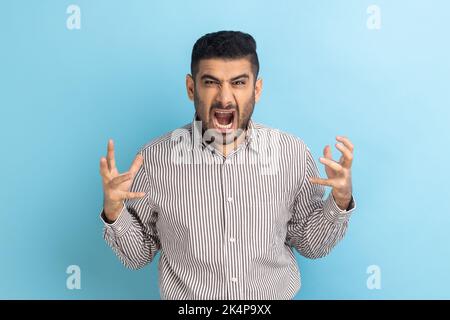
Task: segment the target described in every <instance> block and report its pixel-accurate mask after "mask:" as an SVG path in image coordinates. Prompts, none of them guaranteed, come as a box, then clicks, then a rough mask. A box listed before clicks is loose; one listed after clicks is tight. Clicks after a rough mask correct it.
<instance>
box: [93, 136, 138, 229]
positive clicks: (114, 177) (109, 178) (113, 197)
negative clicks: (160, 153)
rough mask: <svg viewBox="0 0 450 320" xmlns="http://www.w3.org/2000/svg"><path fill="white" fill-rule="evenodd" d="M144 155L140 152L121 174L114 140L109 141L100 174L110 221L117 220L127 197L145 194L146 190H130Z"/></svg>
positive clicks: (106, 210)
mask: <svg viewBox="0 0 450 320" xmlns="http://www.w3.org/2000/svg"><path fill="white" fill-rule="evenodd" d="M143 160H144V159H143V157H142V156H141V155H140V154H138V155H137V156H136V158H134V160H133V163H132V164H131V167H130V169H129V170H128V171H127V172H124V173H122V174H119V172H118V171H117V168H116V161H115V159H114V142H113V141H112V140H111V139H110V140H109V141H108V153H107V155H106V158H105V157H102V158H101V159H100V174H101V176H102V180H103V211H104V213H105V216H106V218H107V219H108V220H109V222H114V221H116V219H117V217H118V216H119V214H120V212H121V211H122V208H123V201H124V200H126V199H137V198H142V197H144V196H145V192H130V187H131V183H132V182H133V178H134V176H135V175H136V173H137V172H138V170H139V168H140V167H141V165H142V163H143Z"/></svg>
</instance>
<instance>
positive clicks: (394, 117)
mask: <svg viewBox="0 0 450 320" xmlns="http://www.w3.org/2000/svg"><path fill="white" fill-rule="evenodd" d="M219 30H239V31H244V32H247V33H250V34H251V35H252V36H253V37H254V38H255V39H256V42H257V45H258V47H257V51H258V54H259V60H260V65H261V69H260V77H261V78H262V79H263V81H264V87H263V93H262V96H261V100H260V102H259V103H257V105H256V107H255V112H254V114H253V119H254V120H255V121H257V122H260V123H263V124H265V125H268V126H270V127H274V128H278V129H281V130H283V131H286V132H288V133H292V134H294V135H296V136H298V137H300V138H301V139H302V140H303V141H304V142H305V143H306V144H307V145H308V146H309V147H310V149H311V151H312V154H313V156H314V158H315V160H316V161H317V163H318V166H319V168H320V172H321V174H322V176H324V175H325V174H324V170H323V165H321V164H320V163H319V162H318V158H319V157H320V156H321V154H322V150H323V147H324V146H325V145H327V144H331V145H332V146H333V144H334V142H335V140H334V139H335V136H336V135H345V136H348V137H349V138H350V139H351V140H352V142H353V143H354V145H355V156H354V162H353V167H352V175H353V190H354V197H355V200H356V206H357V209H356V212H355V213H354V214H353V215H352V217H351V220H350V224H349V229H348V231H347V234H346V237H345V238H344V240H343V241H342V242H340V243H339V244H338V246H337V247H336V248H335V249H334V250H333V251H332V253H331V254H330V255H329V256H327V257H325V258H322V259H317V260H308V259H306V258H304V257H302V256H300V255H299V254H298V253H297V252H296V257H297V260H298V263H299V266H300V270H301V274H302V288H301V291H300V292H299V293H298V294H297V296H296V297H295V298H296V299H317V298H319V299H345V298H356V299H401V298H424V299H427V298H447V299H449V298H450V289H449V288H450V272H449V270H450V246H449V243H450V232H449V229H450V202H449V200H448V198H449V195H450V192H449V181H450V175H449V159H450V151H449V150H450V149H449V147H450V129H449V125H450V98H449V97H450V96H449V91H450V42H449V40H448V39H449V31H450V3H449V2H448V1H444V0H441V1H438V0H432V1H428V0H417V1H406V0H397V1H387V0H374V1H366V0H350V1H323V0H321V1H318V0H304V1H298V0H290V1H260V0H245V1H242V0H239V1H235V0H229V1H221V2H217V1H200V0H197V1H175V0H172V1H144V0H132V1H123V0H122V1H119V0H117V1H106V0H95V1H92V0H89V1H87V0H74V1H60V0H58V1H57V0H53V1H51V0H42V1H21V0H2V1H1V2H0V120H1V125H0V139H1V140H0V142H1V145H0V146H1V156H0V165H1V184H0V197H1V201H0V203H1V205H0V226H1V227H0V228H1V232H0V298H2V299H15V298H18V299H122V298H123V299H159V298H160V294H159V287H158V260H159V254H158V256H157V257H156V258H155V260H154V261H153V262H152V263H151V264H150V265H148V266H147V267H145V268H143V269H141V270H138V271H133V270H128V269H126V268H125V267H124V266H122V264H121V263H120V261H119V260H118V259H117V257H116V256H115V254H114V253H113V252H112V250H111V249H110V248H109V247H108V246H107V244H106V243H105V241H104V240H103V238H102V227H103V225H102V222H101V220H100V218H99V214H100V212H101V209H102V201H103V195H102V184H101V178H100V175H99V160H100V157H101V156H104V155H105V154H106V144H107V141H108V139H109V138H113V139H114V141H115V145H116V158H117V164H118V167H119V170H120V171H121V172H122V171H125V170H127V169H128V167H129V165H130V164H131V161H132V160H133V158H134V156H135V154H136V152H137V151H138V150H139V149H140V148H141V147H142V146H143V145H144V144H145V143H147V142H148V141H150V140H152V139H154V138H156V137H158V136H160V135H162V134H164V133H166V132H168V131H170V130H173V129H175V128H178V127H180V126H182V125H184V124H186V123H188V122H190V121H191V120H192V117H193V112H194V106H193V104H192V102H191V101H190V100H189V99H188V97H187V94H186V88H185V76H186V74H187V73H189V72H190V58H191V57H190V54H191V51H192V46H193V44H194V42H195V41H196V40H197V39H198V38H199V37H201V36H202V35H204V34H206V33H209V32H214V31H219ZM333 152H334V156H335V157H337V156H338V152H337V150H336V149H335V148H334V147H333ZM328 192H329V190H328Z"/></svg>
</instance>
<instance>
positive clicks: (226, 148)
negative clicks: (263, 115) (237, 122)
mask: <svg viewBox="0 0 450 320" xmlns="http://www.w3.org/2000/svg"><path fill="white" fill-rule="evenodd" d="M246 133H247V129H246V130H244V131H242V132H241V134H240V135H239V136H238V137H237V138H236V139H235V140H234V141H233V142H231V143H229V144H225V145H224V144H220V145H218V144H215V143H214V142H213V144H214V148H216V149H218V150H220V151H221V153H222V154H223V155H224V156H228V155H229V154H230V153H231V152H232V151H233V150H236V149H237V148H238V147H239V146H240V144H241V143H243V142H244V139H245V135H246Z"/></svg>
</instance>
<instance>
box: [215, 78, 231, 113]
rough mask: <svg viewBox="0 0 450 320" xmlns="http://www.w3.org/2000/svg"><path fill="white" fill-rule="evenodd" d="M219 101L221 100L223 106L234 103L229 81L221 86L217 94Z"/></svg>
mask: <svg viewBox="0 0 450 320" xmlns="http://www.w3.org/2000/svg"><path fill="white" fill-rule="evenodd" d="M217 101H218V102H220V104H221V105H222V107H227V106H229V105H233V104H234V96H233V91H232V90H231V88H230V86H229V85H228V84H227V83H224V84H223V85H222V86H220V88H219V92H218V94H217Z"/></svg>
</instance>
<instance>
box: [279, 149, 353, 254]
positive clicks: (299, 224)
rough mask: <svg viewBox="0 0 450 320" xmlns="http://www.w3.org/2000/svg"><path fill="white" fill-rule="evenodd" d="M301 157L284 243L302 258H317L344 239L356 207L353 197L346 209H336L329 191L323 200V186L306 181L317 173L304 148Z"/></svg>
mask: <svg viewBox="0 0 450 320" xmlns="http://www.w3.org/2000/svg"><path fill="white" fill-rule="evenodd" d="M305 158H306V159H305V161H304V163H305V170H304V171H305V174H304V175H303V179H302V183H301V185H300V188H299V191H298V192H297V194H296V195H295V199H294V205H293V213H292V217H291V219H290V220H289V222H288V225H287V236H286V243H287V244H288V245H290V246H292V247H294V248H296V249H297V251H298V252H299V253H300V254H301V255H302V256H304V257H307V258H310V259H317V258H322V257H324V256H326V255H327V254H329V253H330V251H331V250H332V249H333V248H334V247H335V246H336V244H337V243H338V242H339V241H340V240H341V239H342V238H343V237H344V235H345V232H346V230H347V227H348V222H349V218H350V216H351V214H352V213H353V211H354V210H355V209H356V206H355V202H354V200H353V196H352V199H351V201H350V205H349V207H348V208H347V210H341V209H340V208H339V207H338V206H337V204H336V202H335V201H334V198H333V195H332V193H331V192H330V194H329V196H328V197H327V198H326V199H325V200H324V199H323V197H324V194H325V188H324V186H322V185H318V184H313V183H311V182H310V181H309V178H310V177H319V171H318V169H317V166H316V164H315V162H314V159H313V157H312V155H311V152H310V150H309V149H308V148H306V152H305Z"/></svg>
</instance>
